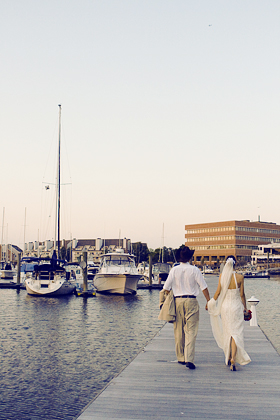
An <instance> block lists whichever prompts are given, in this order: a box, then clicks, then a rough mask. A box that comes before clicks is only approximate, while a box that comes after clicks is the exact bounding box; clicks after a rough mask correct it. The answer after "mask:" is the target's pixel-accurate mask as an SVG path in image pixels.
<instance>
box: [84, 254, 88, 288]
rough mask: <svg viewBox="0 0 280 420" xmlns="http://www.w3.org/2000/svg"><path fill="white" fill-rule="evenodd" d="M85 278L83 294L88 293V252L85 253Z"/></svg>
mask: <svg viewBox="0 0 280 420" xmlns="http://www.w3.org/2000/svg"><path fill="white" fill-rule="evenodd" d="M83 260H84V261H83V262H84V264H83V278H84V283H83V292H84V293H87V291H88V282H87V280H88V278H87V251H84V252H83Z"/></svg>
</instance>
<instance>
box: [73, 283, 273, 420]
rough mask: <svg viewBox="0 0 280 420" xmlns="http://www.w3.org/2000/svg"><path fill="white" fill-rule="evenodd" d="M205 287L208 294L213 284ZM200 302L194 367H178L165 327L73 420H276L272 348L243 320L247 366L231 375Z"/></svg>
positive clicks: (169, 331) (169, 326) (168, 327)
mask: <svg viewBox="0 0 280 420" xmlns="http://www.w3.org/2000/svg"><path fill="white" fill-rule="evenodd" d="M211 282H212V283H211ZM207 283H208V285H209V288H210V290H211V294H212V295H213V291H214V290H215V287H216V280H215V283H214V279H213V280H211V279H207ZM199 302H200V307H201V310H200V326H199V332H198V338H197V344H196V357H195V364H196V366H197V369H195V370H189V369H187V368H186V367H185V366H184V365H180V364H178V363H177V360H176V356H175V351H174V336H173V326H172V324H165V325H164V327H163V328H162V329H161V330H160V332H159V333H158V334H157V335H156V336H155V337H154V338H153V340H151V341H150V342H149V343H148V345H147V346H146V347H145V349H144V350H143V351H142V352H140V353H139V354H138V355H137V357H136V358H135V359H134V360H133V361H132V362H131V363H130V364H129V365H128V366H127V367H126V368H125V369H124V370H123V371H122V372H121V373H120V374H119V375H118V376H117V377H115V378H114V379H113V380H112V381H111V382H110V383H109V385H108V386H107V387H106V388H105V389H104V390H103V391H102V392H101V394H100V395H99V396H98V397H97V398H96V399H95V400H94V401H93V402H91V403H90V404H89V405H88V406H87V407H86V408H85V410H84V411H83V412H82V413H81V414H80V416H79V417H78V420H93V419H94V420H101V419H102V420H107V419H110V420H112V419H126V420H134V419H143V420H144V419H150V418H153V419H156V420H157V419H170V420H173V419H174V420H175V419H178V418H182V419H184V418H185V419H216V420H217V419H235V420H239V419H240V420H241V419H242V420H244V419H247V420H250V419H251V420H258V419H262V420H263V419H275V420H276V419H279V417H280V399H279V389H280V357H279V355H278V353H277V352H276V350H275V349H274V347H273V346H272V345H271V343H270V342H269V341H268V340H267V338H266V337H265V335H264V334H263V332H262V331H261V330H260V328H258V327H250V325H249V322H246V323H245V348H246V350H247V351H248V353H249V355H250V357H251V359H252V362H251V363H250V364H249V365H246V366H239V365H237V371H236V372H230V371H229V367H228V366H226V365H225V364H224V355H223V352H222V351H221V350H220V349H219V348H218V347H217V345H216V342H215V340H214V338H213V335H212V331H211V327H210V320H209V315H208V313H207V312H206V311H205V310H204V306H205V303H204V302H205V301H204V298H203V296H202V295H200V296H199Z"/></svg>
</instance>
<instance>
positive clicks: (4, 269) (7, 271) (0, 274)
mask: <svg viewBox="0 0 280 420" xmlns="http://www.w3.org/2000/svg"><path fill="white" fill-rule="evenodd" d="M16 275H17V272H16V270H15V269H14V268H13V266H12V264H11V263H9V262H6V261H1V266H0V278H1V279H3V280H13V278H14V277H15V276H16Z"/></svg>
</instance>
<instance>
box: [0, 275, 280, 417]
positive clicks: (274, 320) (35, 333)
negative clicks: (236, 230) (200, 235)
mask: <svg viewBox="0 0 280 420" xmlns="http://www.w3.org/2000/svg"><path fill="white" fill-rule="evenodd" d="M245 291H246V297H247V299H248V298H250V297H251V296H252V295H254V296H255V297H257V298H258V299H259V300H260V303H259V304H258V306H257V315H258V322H259V325H260V326H261V328H262V329H263V331H264V332H265V333H266V335H267V336H268V338H269V339H270V341H271V342H272V343H273V344H274V346H275V348H276V349H277V350H278V352H279V353H280V327H279V325H280V302H279V292H280V277H277V278H276V277H272V278H271V279H270V280H262V279H245ZM158 293H159V291H158V290H154V291H148V290H139V291H138V294H137V295H134V296H116V295H115V296H113V295H101V294H98V295H97V296H96V297H94V298H90V299H88V300H86V299H83V298H77V297H75V296H74V295H73V296H68V297H64V298H63V297H62V298H59V299H54V298H43V297H40V298H36V297H32V296H28V295H27V294H26V292H25V291H22V290H21V291H20V293H17V291H16V290H8V289H0V305H1V315H2V316H1V341H0V395H1V406H0V407H1V408H0V419H2V420H7V419H9V420H19V419H21V420H27V419H28V420H33V419H34V420H35V419H36V420H38V419H44V420H46V419H48V420H52V419H56V420H60V419H61V420H70V419H73V417H75V416H77V415H78V413H79V412H80V411H81V410H82V409H83V408H84V407H85V406H86V404H88V403H89V402H90V401H91V399H92V398H94V397H95V396H96V395H97V394H98V393H99V392H100V390H101V389H102V388H103V387H104V386H105V385H106V384H107V383H108V381H110V380H111V379H112V378H113V377H114V376H115V375H116V374H117V373H119V372H120V371H121V370H122V369H123V368H124V367H125V366H126V365H127V364H128V362H129V361H130V360H132V359H133V357H135V356H136V354H137V353H138V352H139V351H140V350H141V349H142V348H143V347H144V346H145V344H146V343H147V342H148V341H149V340H150V339H151V338H152V337H153V336H154V335H155V334H156V333H157V331H158V330H159V329H160V327H161V326H162V325H163V323H162V322H161V321H158V320H157V315H158Z"/></svg>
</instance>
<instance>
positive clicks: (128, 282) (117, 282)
mask: <svg viewBox="0 0 280 420" xmlns="http://www.w3.org/2000/svg"><path fill="white" fill-rule="evenodd" d="M141 277H142V276H141V275H138V274H102V273H97V274H96V275H95V277H94V286H95V287H96V289H97V291H98V292H100V293H116V294H121V295H127V294H135V293H136V292H137V284H138V281H139V280H140V278H141Z"/></svg>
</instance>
